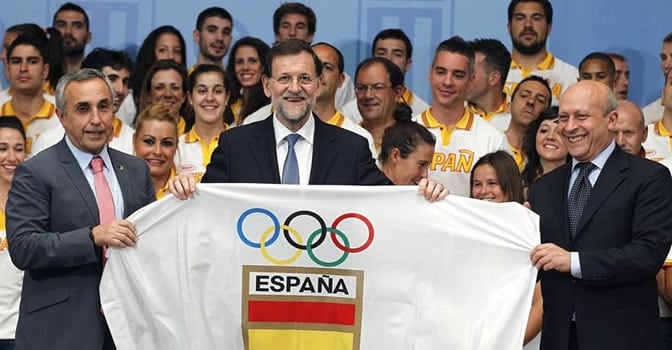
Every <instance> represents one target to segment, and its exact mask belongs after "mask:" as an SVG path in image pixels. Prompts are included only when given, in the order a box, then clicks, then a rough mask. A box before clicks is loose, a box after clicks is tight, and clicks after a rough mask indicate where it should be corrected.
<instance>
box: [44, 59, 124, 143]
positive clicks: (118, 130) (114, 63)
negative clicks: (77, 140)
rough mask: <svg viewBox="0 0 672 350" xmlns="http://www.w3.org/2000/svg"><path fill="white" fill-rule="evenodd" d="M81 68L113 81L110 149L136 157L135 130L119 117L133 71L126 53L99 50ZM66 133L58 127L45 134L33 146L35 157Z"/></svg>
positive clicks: (85, 60)
mask: <svg viewBox="0 0 672 350" xmlns="http://www.w3.org/2000/svg"><path fill="white" fill-rule="evenodd" d="M82 68H93V69H97V70H99V71H101V72H103V74H105V76H106V77H107V79H108V80H109V81H110V83H111V85H112V91H113V92H114V100H113V109H112V112H113V113H115V115H114V119H113V120H112V140H110V147H112V148H114V149H116V150H118V151H122V152H125V153H128V154H134V152H133V134H134V130H133V128H131V127H130V126H128V125H126V124H125V123H124V122H122V121H121V120H120V119H119V118H118V117H117V116H116V113H117V112H118V111H119V106H121V103H122V101H124V98H126V96H127V95H128V84H129V81H130V78H129V76H130V74H131V71H132V70H133V67H132V63H131V58H130V57H129V56H128V54H127V53H126V51H113V50H108V49H103V48H100V47H98V48H95V49H93V51H91V52H90V53H89V54H88V55H87V56H86V58H85V59H84V61H83V62H82ZM63 133H64V130H63V128H61V127H56V128H54V129H52V130H49V131H47V132H45V133H44V134H42V135H41V136H40V138H38V139H37V141H36V142H35V144H34V147H33V151H34V152H35V154H37V152H39V151H41V150H43V149H46V148H48V147H50V146H52V145H55V144H56V143H58V141H60V140H61V139H62V138H63Z"/></svg>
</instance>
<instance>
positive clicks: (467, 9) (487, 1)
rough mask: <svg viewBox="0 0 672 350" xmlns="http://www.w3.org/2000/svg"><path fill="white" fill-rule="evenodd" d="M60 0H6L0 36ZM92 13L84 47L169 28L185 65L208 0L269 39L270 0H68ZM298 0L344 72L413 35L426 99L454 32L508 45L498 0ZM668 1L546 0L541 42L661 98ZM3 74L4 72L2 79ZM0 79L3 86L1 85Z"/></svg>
mask: <svg viewBox="0 0 672 350" xmlns="http://www.w3.org/2000/svg"><path fill="white" fill-rule="evenodd" d="M63 2H65V1H63V0H19V1H5V2H4V3H3V5H2V11H1V14H0V32H2V33H4V30H5V28H7V27H8V26H11V25H13V24H16V23H23V22H34V23H37V24H39V25H41V26H48V25H51V20H52V16H53V13H54V11H55V10H56V9H57V8H58V7H59V6H60V4H62V3H63ZM76 2H77V3H78V4H80V5H81V6H82V7H84V8H85V9H86V11H87V12H88V14H89V17H90V18H91V32H92V33H93V38H92V42H91V44H90V45H89V46H87V52H88V51H90V50H91V49H92V48H94V47H98V46H103V47H110V48H115V49H127V50H129V51H130V53H131V55H132V57H135V52H136V50H137V47H138V45H139V44H140V43H141V42H142V40H143V38H144V37H145V36H146V35H147V33H149V32H150V31H151V30H152V29H153V28H155V27H157V26H160V25H163V24H172V25H174V26H175V27H177V28H178V29H179V30H180V31H181V32H182V35H183V36H184V37H185V40H186V41H187V43H188V44H187V45H188V46H189V50H188V53H187V58H188V63H189V64H192V63H193V62H194V61H195V59H196V51H197V48H196V45H194V44H193V42H192V39H191V37H192V36H191V33H192V31H193V30H194V27H195V22H196V16H197V15H198V13H199V12H200V11H201V10H203V9H204V8H206V7H209V6H222V7H224V8H226V9H227V10H229V12H231V14H232V15H233V17H234V40H235V39H236V38H241V37H243V36H247V35H251V36H257V37H259V38H261V39H263V40H265V41H266V42H269V43H270V42H272V41H273V22H272V15H273V11H274V10H275V8H276V7H277V6H278V5H279V4H281V3H282V2H284V1H278V0H265V1H261V0H230V1H204V0H201V1H198V0H83V1H76ZM304 3H305V4H306V5H308V6H310V7H311V8H313V10H314V11H315V13H316V14H317V33H316V35H315V39H314V40H315V41H316V42H317V41H327V42H330V43H333V44H335V45H336V46H337V47H339V48H340V49H341V50H342V51H343V54H344V56H345V59H346V62H345V67H346V71H347V72H348V73H350V74H351V75H353V74H354V70H355V68H356V66H357V62H359V61H360V60H362V59H364V58H366V57H368V56H369V55H370V51H371V46H370V41H371V39H372V38H373V36H375V34H376V33H377V32H378V31H380V30H381V29H383V28H390V27H400V28H402V29H403V30H404V31H405V32H406V33H407V34H408V36H409V37H410V38H411V40H412V41H413V45H414V52H413V68H412V70H411V72H410V74H408V75H407V81H408V84H409V86H411V87H412V88H413V90H414V91H416V93H418V94H419V95H420V96H422V97H423V98H425V99H426V100H427V101H429V100H430V91H429V86H428V83H427V73H428V70H429V65H430V63H431V58H432V50H433V48H434V47H435V45H436V44H438V43H439V42H440V41H441V40H443V39H446V38H448V37H451V36H453V35H461V36H462V37H464V38H465V39H475V38H481V37H490V38H497V39H499V40H501V41H502V42H504V44H506V45H507V47H509V48H510V47H511V43H510V40H509V36H508V33H507V31H506V22H507V19H506V9H507V6H508V1H506V0H414V1H408V0H405V1H397V0H328V1H327V0H321V1H318V0H313V1H304ZM670 10H672V5H671V4H670V1H669V0H647V1H640V2H637V3H636V4H635V3H634V2H629V1H628V2H626V1H623V2H621V1H611V0H591V1H580V0H564V1H555V3H554V12H555V15H554V23H553V31H552V33H551V36H550V39H549V42H548V46H549V48H550V50H551V51H552V52H553V53H554V54H556V55H557V56H558V57H560V58H562V59H563V60H565V61H567V62H570V63H572V64H574V65H577V64H578V63H579V61H580V60H581V58H583V56H585V55H586V54H587V53H589V52H591V51H614V52H618V53H621V54H623V55H625V56H626V57H627V58H628V60H629V61H630V71H631V82H630V99H631V100H633V101H635V102H639V103H641V104H646V103H648V102H650V101H652V100H654V99H656V98H658V97H659V96H660V88H661V87H662V85H663V75H662V73H661V72H660V68H659V58H658V57H659V51H660V47H661V42H662V38H663V37H664V36H665V35H666V34H667V33H668V32H670V31H672V26H669V24H668V25H665V24H664V23H669V14H670ZM3 79H4V77H3ZM6 85H7V84H6V82H4V83H3V86H6Z"/></svg>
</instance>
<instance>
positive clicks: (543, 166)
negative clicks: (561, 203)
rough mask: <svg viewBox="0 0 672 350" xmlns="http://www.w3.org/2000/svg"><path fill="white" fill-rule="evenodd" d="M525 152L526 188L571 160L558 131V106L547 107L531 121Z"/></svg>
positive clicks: (524, 176) (525, 140) (524, 143)
mask: <svg viewBox="0 0 672 350" xmlns="http://www.w3.org/2000/svg"><path fill="white" fill-rule="evenodd" d="M523 152H524V154H525V158H526V159H527V163H525V167H523V171H522V176H523V185H524V186H525V187H526V188H529V187H530V186H532V183H533V182H534V180H536V179H538V178H540V177H541V176H542V175H544V174H546V173H548V172H550V171H551V170H553V169H555V168H557V167H559V166H561V165H563V164H565V163H566V162H567V161H568V160H569V154H568V152H567V147H566V146H565V144H564V142H562V140H561V139H560V134H559V132H558V107H549V108H547V109H546V110H544V111H543V112H541V114H539V117H537V119H536V120H534V121H533V122H531V123H530V125H529V126H528V127H527V130H526V131H525V136H524V138H523Z"/></svg>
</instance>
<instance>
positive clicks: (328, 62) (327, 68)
mask: <svg viewBox="0 0 672 350" xmlns="http://www.w3.org/2000/svg"><path fill="white" fill-rule="evenodd" d="M311 49H312V50H313V52H315V54H316V55H317V57H318V58H319V59H320V61H321V62H322V79H320V85H321V89H320V93H319V95H317V98H316V100H315V107H313V112H314V113H315V114H316V115H317V116H318V117H319V118H320V119H321V120H322V121H323V122H325V123H327V124H331V125H335V126H339V127H341V128H343V129H346V130H349V131H352V132H354V133H355V134H357V135H360V136H362V137H364V138H365V139H366V140H367V141H368V143H369V149H370V150H371V154H372V155H373V156H374V157H375V155H376V154H377V152H376V147H375V145H374V143H373V138H372V137H371V134H370V133H369V132H368V131H366V129H364V128H362V127H361V126H359V125H358V124H355V122H353V121H352V120H350V119H349V118H347V117H345V116H344V115H343V113H341V112H340V111H339V110H338V109H337V108H336V100H335V98H336V90H337V89H338V88H339V87H340V86H341V84H343V80H344V79H345V77H344V74H343V54H341V51H340V50H338V49H337V48H336V47H334V46H333V45H331V44H328V43H324V42H319V43H317V44H315V45H313V46H311ZM271 113H273V111H272V105H270V104H269V105H267V106H264V107H261V108H260V109H258V110H257V111H256V112H254V113H252V114H250V115H249V116H247V118H245V120H244V121H243V125H245V124H250V123H254V122H258V121H261V120H264V119H266V118H268V116H269V115H270V114H271Z"/></svg>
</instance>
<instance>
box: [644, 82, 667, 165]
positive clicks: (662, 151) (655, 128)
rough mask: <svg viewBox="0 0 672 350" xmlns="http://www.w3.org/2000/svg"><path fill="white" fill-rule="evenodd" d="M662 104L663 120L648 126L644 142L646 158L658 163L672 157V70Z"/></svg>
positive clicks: (664, 90) (664, 89)
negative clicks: (671, 141)
mask: <svg viewBox="0 0 672 350" xmlns="http://www.w3.org/2000/svg"><path fill="white" fill-rule="evenodd" d="M662 103H663V113H662V118H661V119H660V120H658V121H656V122H654V123H651V124H649V125H647V128H648V133H649V135H648V137H647V139H646V142H644V149H645V150H646V158H648V159H651V160H654V161H656V162H658V161H660V160H663V159H665V158H669V157H672V143H670V140H671V139H672V69H670V71H669V72H668V73H667V75H666V77H665V87H664V88H663V98H662ZM645 113H646V112H645ZM644 118H646V114H644Z"/></svg>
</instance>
